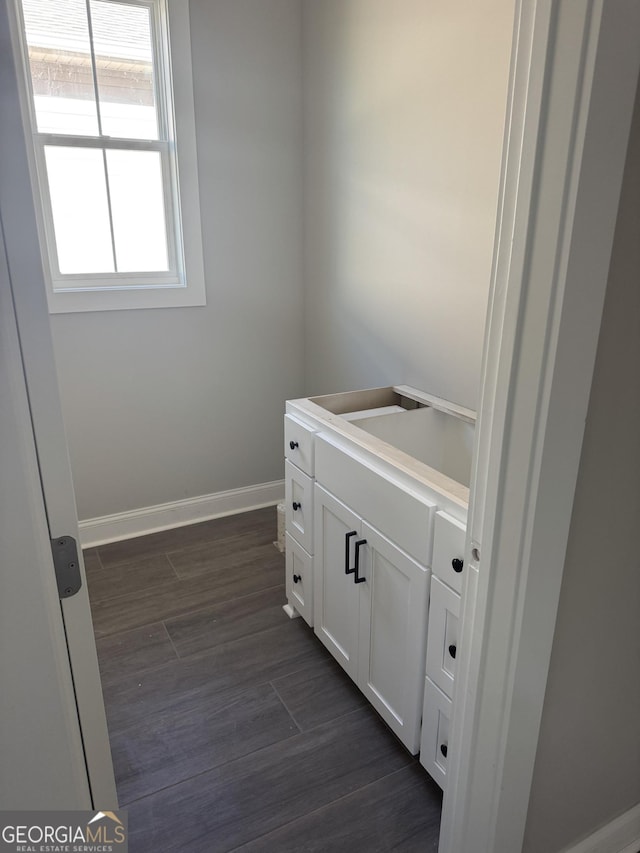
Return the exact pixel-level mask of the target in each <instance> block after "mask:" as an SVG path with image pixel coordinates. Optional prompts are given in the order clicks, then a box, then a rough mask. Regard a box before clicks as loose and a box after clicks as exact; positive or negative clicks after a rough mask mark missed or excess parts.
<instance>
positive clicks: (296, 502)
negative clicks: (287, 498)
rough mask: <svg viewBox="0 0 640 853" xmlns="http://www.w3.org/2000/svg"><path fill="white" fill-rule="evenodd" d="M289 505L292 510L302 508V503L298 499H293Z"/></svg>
mask: <svg viewBox="0 0 640 853" xmlns="http://www.w3.org/2000/svg"><path fill="white" fill-rule="evenodd" d="M291 506H292V507H293V511H294V512H295V511H296V510H298V509H302V504H301V503H299V501H294V502H293V503H292V504H291Z"/></svg>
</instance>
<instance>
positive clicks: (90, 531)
mask: <svg viewBox="0 0 640 853" xmlns="http://www.w3.org/2000/svg"><path fill="white" fill-rule="evenodd" d="M283 499H284V480H275V481H273V482H271V483H260V484H259V485H256V486H246V487H244V488H241V489H229V490H228V491H226V492H216V493H215V494H212V495H200V496H199V497H196V498H186V499H184V500H180V501H172V502H170V503H165V504H157V505H156V506H147V507H141V508H140V509H133V510H131V511H130V512H118V513H115V514H114V515H104V516H101V517H100V518H87V519H85V520H84V521H80V522H78V527H79V528H80V544H81V545H82V547H83V548H94V547H95V546H96V545H106V544H107V543H108V542H119V541H120V540H122V539H133V538H134V537H135V536H145V535H146V534H147V533H158V532H159V531H161V530H170V529H171V528H173V527H185V526H186V525H187V524H196V523H197V522H199V521H209V520H210V519H212V518H221V517H222V516H224V515H235V514H236V513H240V512H249V511H250V510H253V509H260V508H261V507H265V506H275V505H276V504H277V503H278V502H279V501H281V500H283ZM275 536H276V529H275V527H274V539H275Z"/></svg>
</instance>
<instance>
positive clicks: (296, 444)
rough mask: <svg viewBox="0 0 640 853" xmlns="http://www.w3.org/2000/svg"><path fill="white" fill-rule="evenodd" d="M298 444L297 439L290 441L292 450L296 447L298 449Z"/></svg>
mask: <svg viewBox="0 0 640 853" xmlns="http://www.w3.org/2000/svg"><path fill="white" fill-rule="evenodd" d="M298 446H299V445H298V442H297V441H290V442H289V447H290V448H291V449H292V450H295V449H296V447H298Z"/></svg>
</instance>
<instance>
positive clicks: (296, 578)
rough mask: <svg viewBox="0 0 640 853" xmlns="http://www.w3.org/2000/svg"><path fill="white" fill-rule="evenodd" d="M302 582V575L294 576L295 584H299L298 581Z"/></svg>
mask: <svg viewBox="0 0 640 853" xmlns="http://www.w3.org/2000/svg"><path fill="white" fill-rule="evenodd" d="M301 580H302V575H294V576H293V582H294V583H298V581H301Z"/></svg>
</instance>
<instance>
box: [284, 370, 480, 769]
mask: <svg viewBox="0 0 640 853" xmlns="http://www.w3.org/2000/svg"><path fill="white" fill-rule="evenodd" d="M474 424H475V413H473V412H471V411H469V410H467V409H463V408H461V407H459V406H456V405H455V404H451V403H448V402H447V401H444V400H440V399H438V398H435V397H432V396H430V395H427V394H425V393H424V392H421V391H417V390H416V389H412V388H408V387H407V386H395V387H393V388H378V389H372V390H368V391H358V392H353V393H345V394H335V395H330V396H327V397H317V398H309V399H303V400H291V401H288V402H287V414H286V416H285V457H286V462H285V477H286V480H285V482H286V485H285V493H286V537H285V539H286V552H287V553H286V572H287V579H286V589H287V599H288V604H287V605H286V606H285V610H286V611H287V612H288V614H289V615H290V616H294V615H297V614H300V615H302V616H303V617H304V618H305V619H306V621H307V622H308V623H309V625H312V626H313V628H314V631H315V633H316V634H317V636H318V638H319V639H320V640H321V642H322V643H323V644H324V645H325V646H326V647H327V649H328V650H329V651H330V652H331V654H332V655H333V656H334V657H335V659H336V660H337V661H338V662H339V663H340V665H341V666H342V667H343V668H344V669H345V671H346V672H347V673H348V674H349V675H350V677H351V678H352V679H353V680H354V682H355V683H356V684H357V685H358V686H359V687H360V689H361V690H362V692H363V693H364V695H365V696H366V697H367V698H368V699H369V701H370V702H371V704H372V705H373V706H374V707H375V708H376V710H377V711H378V712H379V713H380V715H381V716H382V717H383V719H384V720H385V721H386V722H387V723H388V725H389V726H390V728H391V729H392V730H393V731H394V732H395V733H396V735H397V736H398V737H399V738H400V740H401V741H402V743H404V745H405V746H406V747H407V749H409V751H410V752H411V753H412V754H416V753H417V752H418V750H419V749H420V750H421V756H420V760H421V763H422V764H423V765H424V766H425V767H426V769H427V770H428V771H429V772H430V773H431V775H433V776H434V778H435V779H436V780H437V781H438V782H439V783H440V784H441V785H444V779H445V776H446V755H447V752H448V750H449V744H448V721H449V719H450V715H451V714H450V712H451V699H452V688H453V682H454V675H455V658H456V654H457V642H458V637H457V621H456V620H457V616H458V613H459V603H460V590H461V582H460V581H461V575H462V567H461V565H460V564H461V562H462V560H463V548H464V538H465V522H466V514H467V506H468V495H469V489H468V485H469V481H468V477H469V472H470V468H471V452H472V446H473V429H474ZM430 596H431V603H430V602H429V599H430Z"/></svg>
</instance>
